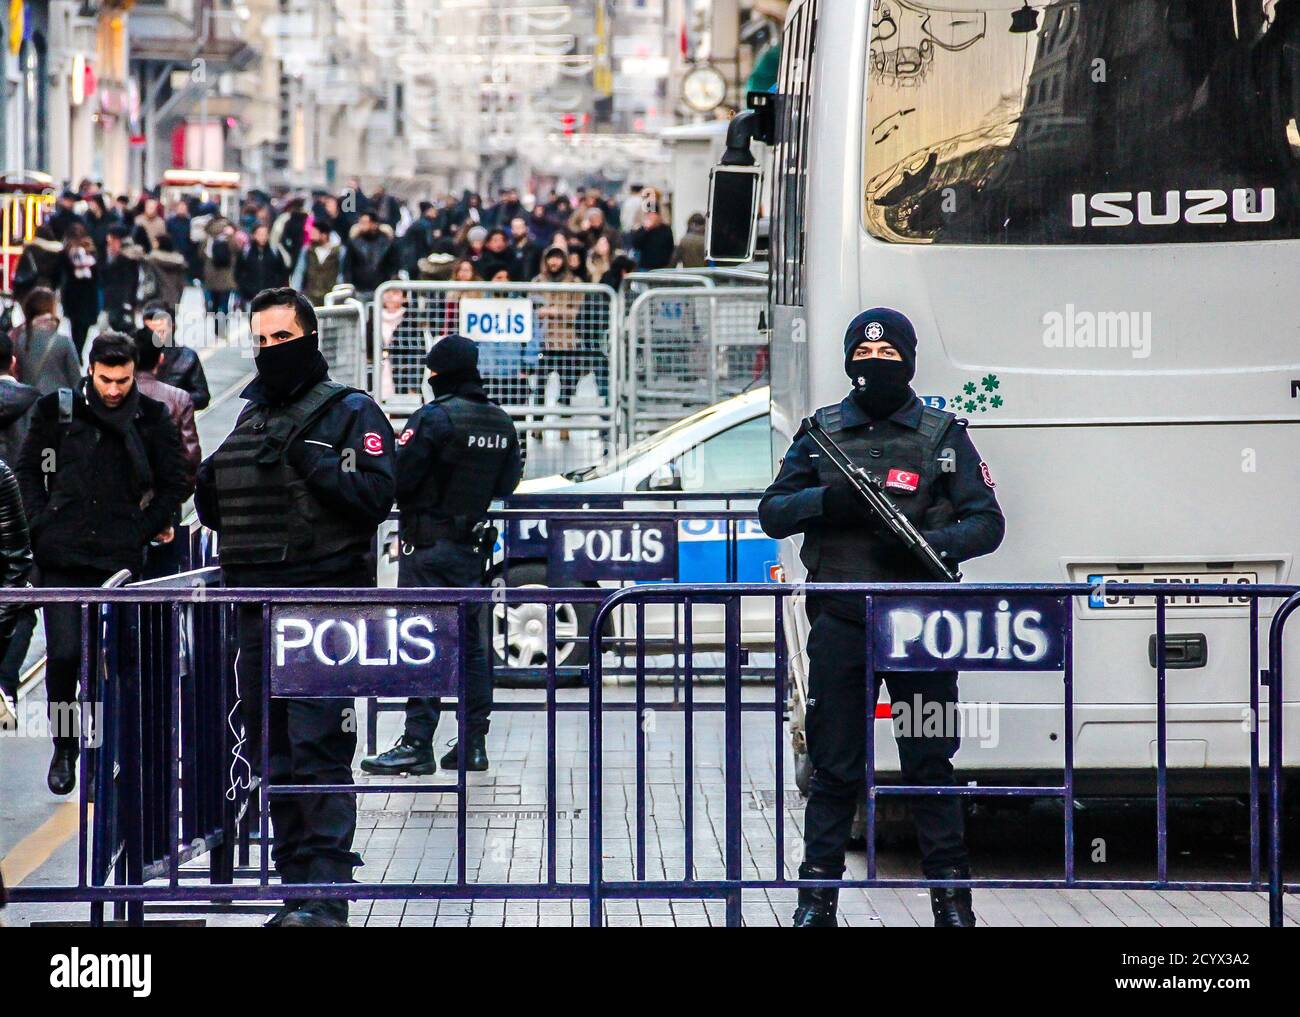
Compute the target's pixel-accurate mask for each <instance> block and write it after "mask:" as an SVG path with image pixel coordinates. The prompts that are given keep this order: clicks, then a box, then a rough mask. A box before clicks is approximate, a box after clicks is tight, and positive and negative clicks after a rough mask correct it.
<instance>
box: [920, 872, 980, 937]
mask: <svg viewBox="0 0 1300 1017" xmlns="http://www.w3.org/2000/svg"><path fill="white" fill-rule="evenodd" d="M929 878H930V879H970V869H964V868H954V869H941V870H939V871H938V872H935V873H934V874H933V875H930V876H929ZM930 910H931V911H933V912H934V927H935V928H936V929H973V928H975V909H974V908H973V907H971V900H970V889H969V888H968V887H967V888H962V889H960V890H957V889H953V888H952V887H945V888H944V889H941V890H931V891H930Z"/></svg>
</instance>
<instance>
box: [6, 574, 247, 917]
mask: <svg viewBox="0 0 1300 1017" xmlns="http://www.w3.org/2000/svg"><path fill="white" fill-rule="evenodd" d="M216 578H217V572H216V570H215V569H205V570H199V571H196V572H191V573H186V574H184V575H181V576H176V577H170V578H168V579H166V580H154V581H151V582H147V583H142V584H136V585H132V586H128V587H120V586H119V587H118V588H105V589H102V590H94V591H90V590H84V589H83V590H61V589H38V590H23V591H19V590H3V591H0V598H4V599H17V598H15V597H14V596H13V595H14V594H19V595H20V596H21V599H22V600H24V602H27V603H30V604H32V605H33V606H40V605H42V604H52V603H63V604H68V603H71V604H75V605H78V606H79V608H80V611H81V622H82V640H81V648H80V649H81V654H80V656H81V665H80V675H81V678H80V685H79V697H80V701H81V705H80V708H79V709H78V710H76V711H74V712H75V713H76V717H75V718H66V719H65V720H64V721H63V722H64V723H75V725H76V733H77V737H78V739H79V742H80V747H81V751H80V755H79V759H78V775H79V776H78V786H79V787H78V791H79V800H78V815H79V825H78V831H79V835H78V842H77V883H76V885H75V886H67V887H56V886H42V887H24V886H19V887H16V888H14V889H13V891H12V892H11V894H10V897H11V899H12V900H15V901H22V900H29V901H35V902H68V901H85V902H89V903H90V904H91V921H92V922H93V923H95V924H99V923H102V921H103V919H104V906H105V904H106V903H110V902H111V903H113V904H114V917H116V918H122V917H125V918H127V919H128V920H129V921H131V922H133V923H139V922H140V921H142V920H143V903H142V902H143V899H145V898H144V897H141V896H132V895H130V894H129V893H125V894H124V893H121V892H118V891H119V890H121V889H123V888H126V887H143V886H144V885H145V884H147V883H149V882H151V881H153V882H155V883H156V884H157V885H158V886H159V887H161V888H162V889H155V890H154V891H153V892H152V893H153V896H154V897H155V898H163V897H166V896H167V893H168V892H171V891H175V890H177V889H178V888H180V881H181V879H182V878H193V877H194V876H195V875H197V874H199V873H197V872H195V871H191V872H186V871H185V870H183V868H182V867H183V866H184V865H185V864H186V863H187V862H190V861H192V860H195V859H198V858H200V857H202V856H206V857H207V859H208V865H207V867H206V868H205V869H204V870H202V873H201V874H202V876H204V877H205V878H207V879H208V880H210V881H211V882H213V883H225V884H229V883H230V882H231V881H232V879H233V876H234V860H235V850H236V842H237V831H238V828H239V824H240V821H241V818H242V816H243V814H244V811H245V810H246V809H247V807H248V795H247V789H244V792H243V793H242V794H236V795H230V796H227V794H226V776H227V771H228V766H229V760H230V751H231V749H232V747H233V745H234V743H233V740H232V737H231V736H230V734H229V733H228V729H227V728H226V726H225V724H224V721H225V718H226V717H227V715H228V713H229V712H230V710H231V709H233V704H234V701H235V697H234V686H233V665H234V648H233V647H234V624H233V619H232V617H231V615H230V611H229V609H228V608H229V605H226V604H220V603H217V602H215V601H209V600H207V599H206V583H207V582H211V581H214V580H215V579H216ZM92 802H93V803H94V807H93V812H92V808H91V803H92Z"/></svg>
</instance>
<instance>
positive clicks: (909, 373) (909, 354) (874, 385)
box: [844, 307, 916, 420]
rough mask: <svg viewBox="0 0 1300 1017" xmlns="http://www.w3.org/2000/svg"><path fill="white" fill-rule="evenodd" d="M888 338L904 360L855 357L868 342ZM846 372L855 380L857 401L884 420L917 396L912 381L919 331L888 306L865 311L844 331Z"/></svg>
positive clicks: (870, 413)
mask: <svg viewBox="0 0 1300 1017" xmlns="http://www.w3.org/2000/svg"><path fill="white" fill-rule="evenodd" d="M881 340H884V341H886V342H888V343H889V344H890V345H892V346H893V347H894V349H896V350H898V352H899V354H900V355H901V356H902V358H903V359H902V360H881V359H879V358H875V357H873V358H872V359H870V360H854V359H853V351H854V350H856V349H857V348H858V347H859V346H860V345H862V343H864V342H879V341H881ZM844 373H845V374H847V375H848V376H849V381H851V382H853V392H852V395H853V401H854V402H856V403H857V404H858V406H860V407H861V408H862V411H863V412H864V413H866V414H867V416H869V417H871V419H873V420H884V419H885V418H886V417H889V416H891V415H892V414H894V413H896V412H898V410H900V409H902V407H904V406H906V405H907V403H908V402H910V401H911V400H912V399H913V398H915V396H914V395H913V392H912V386H911V381H912V378H913V376H914V375H915V374H916V330H915V329H914V328H912V323H911V322H910V321H908V320H907V317H906V316H905V315H903V314H900V313H899V312H898V311H893V310H890V309H889V308H888V307H873V308H872V309H871V310H869V311H863V312H862V313H861V314H859V315H858V316H857V317H856V318H854V319H853V321H851V322H850V323H849V327H848V330H847V331H846V332H845V333H844Z"/></svg>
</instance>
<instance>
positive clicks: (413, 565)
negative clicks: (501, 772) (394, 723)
mask: <svg viewBox="0 0 1300 1017" xmlns="http://www.w3.org/2000/svg"><path fill="white" fill-rule="evenodd" d="M425 366H426V367H428V369H429V375H430V376H429V387H430V389H432V391H433V395H434V400H433V402H431V403H426V404H425V405H424V406H421V407H420V409H419V410H417V411H416V412H415V414H414V415H412V417H411V419H410V420H409V421H407V425H406V428H405V430H403V431H402V433H401V435H400V437H398V439H397V506H398V509H399V510H400V512H401V516H400V521H399V524H398V525H399V530H398V537H399V540H400V541H401V551H402V556H401V560H400V562H399V564H398V573H397V583H398V585H399V586H402V587H468V586H478V585H479V584H480V583H481V582H482V579H483V573H484V571H485V569H486V567H487V566H488V565H489V564H490V561H491V555H492V549H493V546H494V545H495V543H496V536H497V534H496V530H495V529H493V528H492V527H490V526H488V525H487V511H488V508H489V506H490V505H491V504H492V501H493V499H494V498H505V497H507V496H509V495H510V494H513V493H514V490H515V488H516V487H517V486H518V484H519V478H520V477H521V476H522V475H523V456H522V454H521V453H520V449H519V437H518V435H517V434H516V432H515V425H514V422H513V421H512V420H511V419H510V417H509V416H508V415H507V414H506V412H505V411H504V410H502V409H501V407H499V406H497V405H496V404H495V403H493V402H490V401H489V400H488V397H487V395H486V394H485V393H484V391H483V379H482V378H480V377H479V373H478V346H477V345H476V344H475V343H474V342H473V340H470V339H466V338H464V337H463V336H459V335H449V336H444V337H443V338H442V339H440V340H439V341H438V342H436V343H435V344H434V346H433V349H431V350H430V351H429V354H428V356H427V357H426V358H425ZM479 614H480V612H479V611H470V612H468V613H467V614H466V631H465V633H464V638H465V664H466V674H465V693H466V700H467V701H466V704H465V708H466V718H465V731H466V741H467V744H466V745H465V746H464V747H463V749H464V751H465V754H466V755H465V769H466V770H478V771H481V770H486V769H487V768H488V756H487V744H486V742H487V733H488V726H489V724H490V717H491V713H492V679H491V676H490V675H489V674H488V668H487V656H486V653H485V652H484V648H483V643H482V641H481V639H480V635H479ZM439 705H440V704H439V701H438V700H437V699H425V698H411V699H408V700H407V702H406V730H405V732H404V733H403V735H402V737H401V739H400V740H399V741H398V742H397V744H396V745H394V746H393V747H392V748H391V749H389V750H388V751H387V752H384V753H381V754H380V755H378V756H372V757H371V758H369V759H364V760H362V761H361V769H363V770H364V771H365V772H366V773H377V774H389V775H391V774H400V773H413V774H428V773H433V772H434V771H435V770H436V769H437V766H436V765H435V764H434V756H433V736H434V732H435V731H436V729H437V727H438V708H439ZM461 749H462V746H460V745H456V746H455V747H454V748H452V750H451V751H450V752H448V753H446V754H445V755H444V756H443V757H442V759H441V760H439V762H440V763H441V764H442V767H443V769H445V770H450V769H456V768H457V767H458V766H459V765H460V758H459V755H458V753H459V752H460V751H461Z"/></svg>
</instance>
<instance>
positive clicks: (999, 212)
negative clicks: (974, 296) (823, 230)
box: [864, 0, 1300, 244]
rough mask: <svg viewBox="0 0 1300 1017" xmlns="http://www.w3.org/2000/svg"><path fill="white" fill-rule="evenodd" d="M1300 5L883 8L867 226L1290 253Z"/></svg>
mask: <svg viewBox="0 0 1300 1017" xmlns="http://www.w3.org/2000/svg"><path fill="white" fill-rule="evenodd" d="M1298 8H1300V0H1216V2H1194V0H1059V2H1050V3H1045V4H1043V3H1036V4H1034V5H1033V6H1032V7H1031V6H1030V5H1028V4H1022V3H1020V2H1019V0H1015V2H1008V0H1002V2H987V3H962V2H958V0H935V2H934V3H925V2H921V0H874V2H873V9H872V18H871V22H872V28H871V32H872V36H871V46H870V55H869V58H868V66H867V80H866V82H865V92H866V97H867V113H866V142H865V144H866V153H865V159H864V170H865V174H864V175H865V181H864V183H865V194H864V198H865V220H866V227H867V230H868V231H869V232H870V233H871V235H872V236H874V237H876V238H878V239H880V240H885V241H890V242H895V243H948V244H1136V243H1143V244H1146V243H1159V242H1162V241H1164V242H1179V243H1187V242H1194V241H1207V240H1208V241H1240V240H1289V239H1296V238H1297V236H1298V234H1297V228H1298V227H1300V175H1298V173H1297V167H1298V166H1300V130H1298V129H1297V121H1296V117H1297V112H1296V111H1297V108H1300V10H1298Z"/></svg>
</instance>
